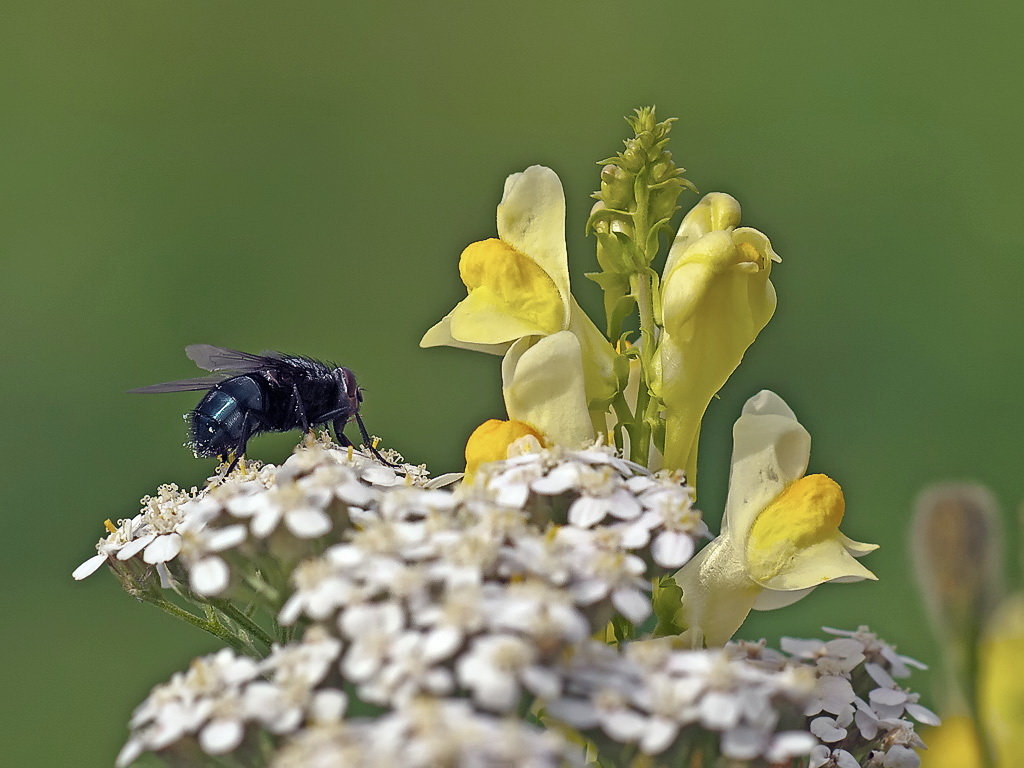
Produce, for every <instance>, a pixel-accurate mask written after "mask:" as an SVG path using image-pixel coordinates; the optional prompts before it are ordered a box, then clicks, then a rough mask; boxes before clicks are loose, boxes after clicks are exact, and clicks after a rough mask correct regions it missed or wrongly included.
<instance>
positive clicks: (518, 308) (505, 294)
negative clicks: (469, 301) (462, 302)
mask: <svg viewBox="0 0 1024 768" xmlns="http://www.w3.org/2000/svg"><path fill="white" fill-rule="evenodd" d="M459 276H460V277H461V278H462V282H463V283H465V284H466V288H467V289H468V290H469V292H470V293H473V294H477V298H486V299H487V300H488V303H490V304H494V305H496V306H497V307H499V308H500V309H501V310H502V311H503V312H505V313H507V314H510V315H514V316H515V317H518V318H520V319H522V320H524V321H527V322H529V323H531V324H533V325H534V326H536V327H537V328H539V329H541V330H543V331H545V332H546V333H549V334H550V333H556V332H557V331H560V330H562V324H563V318H564V312H565V308H564V305H563V302H562V297H561V295H560V294H559V293H558V288H557V287H556V286H555V282H554V281H553V280H552V279H551V277H550V276H548V274H547V272H545V271H544V270H543V269H541V268H540V267H539V266H538V265H537V263H536V262H534V261H533V260H532V259H530V258H529V257H527V256H524V255H523V254H521V253H520V252H519V251H517V250H516V249H515V248H512V247H511V246H510V245H508V244H507V243H505V242H503V241H502V240H498V239H497V238H493V237H492V238H490V239H489V240H481V241H479V242H476V243H472V244H470V245H469V246H468V247H467V248H466V249H465V250H464V251H463V252H462V256H461V257H460V258H459Z"/></svg>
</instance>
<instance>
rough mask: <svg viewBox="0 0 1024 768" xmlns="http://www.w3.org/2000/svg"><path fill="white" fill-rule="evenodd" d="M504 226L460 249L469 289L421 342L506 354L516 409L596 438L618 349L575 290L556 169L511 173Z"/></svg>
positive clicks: (556, 434)
mask: <svg viewBox="0 0 1024 768" xmlns="http://www.w3.org/2000/svg"><path fill="white" fill-rule="evenodd" d="M497 224H498V226H497V229H498V237H497V238H490V239H487V240H482V241H479V242H476V243H472V244H471V245H469V246H468V247H467V248H466V249H465V250H464V251H463V252H462V256H461V257H460V259H459V275H460V277H461V278H462V282H463V283H464V284H465V286H466V291H467V296H466V298H465V299H463V300H462V301H460V302H459V303H458V304H457V305H456V306H455V308H454V309H453V310H452V311H451V312H449V313H448V315H447V316H445V317H444V318H443V319H442V320H441V321H440V322H439V323H437V324H436V325H435V326H434V327H433V328H431V329H430V330H429V331H427V332H426V334H424V336H423V339H422V340H421V341H420V346H423V347H433V346H439V345H447V346H453V347H462V348H464V349H472V350H477V351H481V352H488V353H491V354H499V355H505V359H504V361H503V364H502V383H503V392H504V394H505V404H506V408H507V410H508V415H509V417H510V418H511V419H514V420H519V421H524V422H526V423H528V424H530V425H531V426H532V427H534V428H536V429H538V430H539V431H540V432H541V433H542V434H543V435H544V437H545V439H546V440H547V441H548V442H549V443H551V444H562V445H570V446H571V447H574V448H575V447H578V445H579V444H581V443H583V442H586V441H588V440H592V439H593V438H594V436H595V430H594V424H593V422H594V420H598V421H599V420H600V416H599V414H603V413H604V411H605V410H606V408H607V406H608V403H609V402H610V401H611V398H612V397H613V396H614V394H615V391H616V385H617V382H616V378H615V374H614V360H615V352H614V349H613V348H612V346H611V344H609V343H608V341H607V340H606V339H605V337H604V335H603V334H602V333H601V331H600V330H598V328H597V326H595V325H594V323H593V322H592V321H591V320H590V318H588V317H587V315H586V314H585V313H584V312H583V310H582V309H580V307H579V305H578V304H577V303H576V301H575V299H573V297H572V294H571V293H570V291H569V266H568V256H567V253H566V245H565V195H564V192H563V191H562V183H561V181H560V180H559V179H558V176H557V175H556V174H555V172H554V171H552V170H551V169H550V168H545V167H543V166H539V165H534V166H531V167H530V168H527V169H526V170H525V171H523V172H522V173H516V174H513V175H511V176H509V177H508V179H507V180H506V182H505V190H504V195H503V196H502V199H501V203H500V204H499V205H498V215H497ZM591 412H593V414H594V417H593V418H592V416H591Z"/></svg>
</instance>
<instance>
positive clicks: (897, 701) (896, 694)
mask: <svg viewBox="0 0 1024 768" xmlns="http://www.w3.org/2000/svg"><path fill="white" fill-rule="evenodd" d="M868 699H869V700H870V701H871V703H872V704H880V705H882V706H883V707H898V706H900V705H902V704H904V703H905V702H906V701H907V694H906V692H905V691H900V690H897V689H895V688H875V690H873V691H872V692H871V693H870V694H868Z"/></svg>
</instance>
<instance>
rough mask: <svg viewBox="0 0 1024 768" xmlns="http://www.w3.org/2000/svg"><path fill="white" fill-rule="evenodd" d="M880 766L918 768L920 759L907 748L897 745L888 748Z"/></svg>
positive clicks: (887, 767)
mask: <svg viewBox="0 0 1024 768" xmlns="http://www.w3.org/2000/svg"><path fill="white" fill-rule="evenodd" d="M882 765H883V767H884V768H918V766H919V765H921V758H920V757H919V756H918V754H917V753H916V752H915V751H914V750H912V749H910V748H909V747H904V746H900V745H899V744H897V745H895V746H893V747H889V751H888V752H886V753H885V759H883V760H882Z"/></svg>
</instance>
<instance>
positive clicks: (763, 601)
mask: <svg viewBox="0 0 1024 768" xmlns="http://www.w3.org/2000/svg"><path fill="white" fill-rule="evenodd" d="M813 591H814V587H808V588H807V589H794V590H792V591H790V592H776V591H775V590H773V589H766V590H764V591H763V592H761V594H760V595H758V596H757V600H755V601H754V610H755V611H774V610H777V609H779V608H785V607H787V606H790V605H792V604H793V603H795V602H798V601H800V600H803V599H804V598H805V597H807V596H808V595H809V594H811V592H813Z"/></svg>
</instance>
